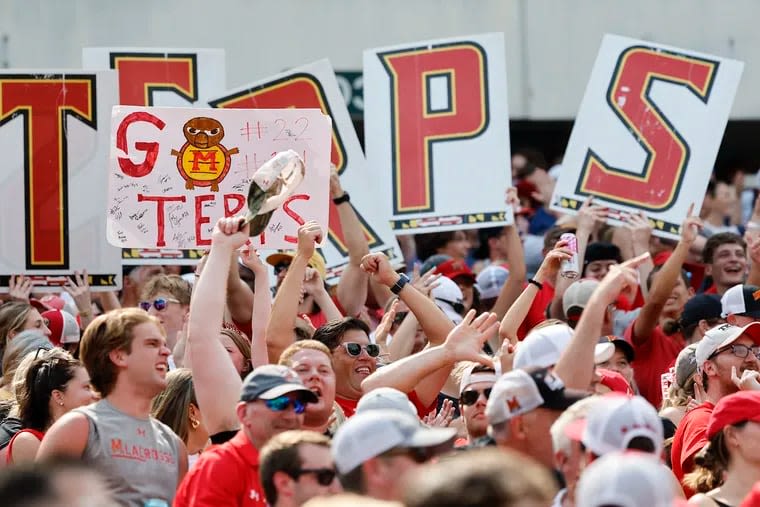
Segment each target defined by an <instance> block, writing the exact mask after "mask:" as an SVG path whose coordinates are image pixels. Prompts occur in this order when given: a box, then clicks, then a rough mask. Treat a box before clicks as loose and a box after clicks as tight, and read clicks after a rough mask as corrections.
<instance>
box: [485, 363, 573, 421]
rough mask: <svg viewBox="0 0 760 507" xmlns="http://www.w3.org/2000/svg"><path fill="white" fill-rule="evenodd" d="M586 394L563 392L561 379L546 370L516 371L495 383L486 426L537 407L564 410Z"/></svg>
mask: <svg viewBox="0 0 760 507" xmlns="http://www.w3.org/2000/svg"><path fill="white" fill-rule="evenodd" d="M587 394H588V393H575V392H573V393H570V392H566V391H565V384H564V383H563V382H562V379H560V378H559V377H557V376H556V375H554V374H552V373H551V372H550V371H549V370H547V369H546V368H532V369H531V370H528V371H526V370H520V369H515V370H512V371H510V372H509V373H505V374H504V375H502V376H501V378H499V380H497V381H496V383H495V384H494V386H493V388H492V389H491V396H489V398H488V403H487V404H486V417H487V418H488V424H499V423H502V422H504V421H507V420H509V419H512V418H513V417H515V416H518V415H522V414H526V413H528V412H531V411H533V410H535V409H537V408H548V409H552V410H565V409H566V408H567V407H569V406H570V405H572V404H573V403H575V402H576V401H578V400H580V399H583V398H585V397H586V396H587Z"/></svg>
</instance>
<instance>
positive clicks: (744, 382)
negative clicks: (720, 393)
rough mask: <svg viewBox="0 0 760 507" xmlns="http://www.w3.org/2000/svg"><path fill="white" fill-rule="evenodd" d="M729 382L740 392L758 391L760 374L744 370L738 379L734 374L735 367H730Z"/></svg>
mask: <svg viewBox="0 0 760 507" xmlns="http://www.w3.org/2000/svg"><path fill="white" fill-rule="evenodd" d="M731 381H733V383H734V384H735V385H736V387H738V388H739V389H740V390H742V391H760V372H757V371H754V370H744V371H743V372H742V375H741V377H740V376H739V375H737V373H736V366H732V367H731Z"/></svg>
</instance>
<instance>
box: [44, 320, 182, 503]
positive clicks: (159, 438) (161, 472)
mask: <svg viewBox="0 0 760 507" xmlns="http://www.w3.org/2000/svg"><path fill="white" fill-rule="evenodd" d="M80 347H81V354H80V356H81V359H82V362H83V363H84V365H85V367H86V368H87V370H88V371H89V372H90V379H91V382H92V385H93V388H94V389H96V390H97V391H98V392H99V393H100V394H101V396H102V397H103V399H102V400H101V401H99V402H97V403H94V404H92V405H89V406H87V407H82V408H80V409H76V410H73V411H71V412H69V413H68V414H66V415H65V416H63V417H61V418H60V419H59V420H58V421H56V423H55V424H53V426H52V427H51V428H50V430H48V432H47V433H46V435H45V438H44V439H43V442H42V445H41V446H40V450H39V452H38V453H37V460H38V461H45V460H49V459H52V458H55V457H61V456H69V457H75V458H81V459H83V460H86V461H89V462H90V463H91V464H92V465H93V466H94V467H96V468H97V469H98V470H99V471H101V472H103V473H104V474H105V475H106V476H107V478H108V481H109V486H110V487H111V488H112V490H113V493H114V496H115V497H116V499H117V500H118V501H119V502H120V503H122V504H124V505H129V506H135V507H138V506H139V507H143V506H145V505H150V506H160V505H166V506H169V505H171V503H172V500H173V499H174V495H175V491H176V489H177V485H178V484H179V483H180V481H181V480H182V477H184V475H185V472H187V450H186V449H185V446H184V444H183V443H182V441H181V440H180V439H179V437H177V435H175V434H174V432H173V431H172V430H171V429H170V428H169V427H168V426H166V425H165V424H163V423H161V422H159V421H157V420H156V419H154V418H152V417H150V403H151V400H152V399H153V397H154V396H156V395H157V394H158V393H160V392H161V391H162V390H163V389H164V388H165V387H166V373H167V372H168V370H169V366H168V362H167V360H168V357H169V354H170V350H169V349H168V348H167V346H166V338H165V336H164V335H163V331H162V330H161V327H160V324H159V322H158V321H157V320H156V318H155V317H151V316H150V315H148V314H147V313H146V312H145V311H143V310H140V309H138V308H124V309H120V310H114V311H112V312H109V313H107V314H105V315H101V316H100V317H98V318H97V319H95V320H94V321H93V322H92V323H91V324H90V325H89V326H88V327H87V330H86V331H85V333H84V336H83V337H82V340H81V343H80Z"/></svg>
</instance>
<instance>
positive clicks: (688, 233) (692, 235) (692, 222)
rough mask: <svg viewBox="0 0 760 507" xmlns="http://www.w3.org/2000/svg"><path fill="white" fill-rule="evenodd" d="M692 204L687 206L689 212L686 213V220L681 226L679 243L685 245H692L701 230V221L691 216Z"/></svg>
mask: <svg viewBox="0 0 760 507" xmlns="http://www.w3.org/2000/svg"><path fill="white" fill-rule="evenodd" d="M693 212H694V203H692V204H691V205H689V211H688V212H686V219H684V221H683V223H682V224H681V242H682V243H685V244H686V245H692V244H693V243H694V242H695V241H696V240H697V237H698V236H699V231H701V230H702V219H700V218H699V217H698V216H694V215H693Z"/></svg>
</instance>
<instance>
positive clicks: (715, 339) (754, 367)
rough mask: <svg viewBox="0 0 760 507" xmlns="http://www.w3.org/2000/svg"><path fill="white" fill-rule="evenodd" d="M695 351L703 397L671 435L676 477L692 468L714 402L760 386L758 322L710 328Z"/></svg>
mask: <svg viewBox="0 0 760 507" xmlns="http://www.w3.org/2000/svg"><path fill="white" fill-rule="evenodd" d="M695 355H696V359H697V367H698V371H699V373H701V377H698V378H697V384H696V385H695V387H694V389H695V392H697V391H704V398H705V399H706V401H705V402H704V403H702V404H701V405H699V406H698V407H696V408H694V409H692V410H690V411H689V412H687V413H686V415H685V416H684V418H683V419H682V420H681V424H679V425H678V429H677V430H676V434H675V436H674V437H673V447H672V450H671V462H672V465H673V473H674V474H675V476H676V477H677V478H678V480H679V481H682V480H683V477H684V475H685V474H687V473H689V472H691V471H692V469H693V468H694V457H695V455H696V454H697V453H698V452H699V451H701V450H702V448H703V447H704V446H705V445H706V444H707V442H708V440H707V437H706V436H705V430H706V428H707V423H708V421H709V419H710V414H711V413H712V411H713V409H714V408H715V404H716V403H718V401H719V400H720V399H721V398H723V397H724V396H727V395H729V394H732V393H735V392H737V391H739V390H760V382H758V379H759V378H760V373H758V370H760V361H759V360H758V357H759V356H760V322H752V323H750V324H748V325H746V326H744V327H737V326H732V325H731V324H720V325H719V326H716V327H714V328H712V329H710V330H709V331H708V332H707V333H705V336H704V338H702V340H701V341H700V342H699V343H698V344H697V350H696V354H695ZM700 384H701V385H700ZM684 491H685V492H686V493H687V495H689V494H690V493H693V492H690V491H687V490H686V489H684Z"/></svg>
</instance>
